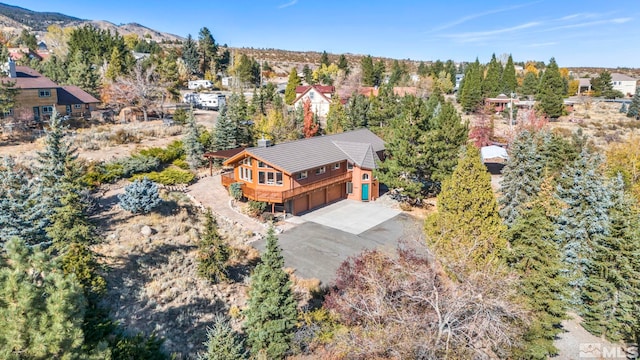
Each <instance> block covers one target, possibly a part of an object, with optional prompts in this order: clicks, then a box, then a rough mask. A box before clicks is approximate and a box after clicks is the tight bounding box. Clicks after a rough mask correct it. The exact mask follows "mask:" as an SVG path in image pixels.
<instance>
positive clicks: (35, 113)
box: [33, 106, 40, 121]
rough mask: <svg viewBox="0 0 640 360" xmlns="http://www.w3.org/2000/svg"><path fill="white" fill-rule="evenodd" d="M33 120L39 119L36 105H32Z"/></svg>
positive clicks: (38, 109)
mask: <svg viewBox="0 0 640 360" xmlns="http://www.w3.org/2000/svg"><path fill="white" fill-rule="evenodd" d="M33 121H40V108H39V107H37V106H34V107H33Z"/></svg>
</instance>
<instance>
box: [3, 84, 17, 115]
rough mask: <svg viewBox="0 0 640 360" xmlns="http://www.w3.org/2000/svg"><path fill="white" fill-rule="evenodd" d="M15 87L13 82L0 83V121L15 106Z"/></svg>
mask: <svg viewBox="0 0 640 360" xmlns="http://www.w3.org/2000/svg"><path fill="white" fill-rule="evenodd" d="M0 77H2V74H0ZM5 78H6V76H5ZM15 85H16V82H15V81H0V119H2V118H4V117H5V116H6V114H7V113H8V112H9V111H11V110H12V109H13V108H14V107H15V105H16V96H17V95H18V92H19V89H18V88H16V86H15Z"/></svg>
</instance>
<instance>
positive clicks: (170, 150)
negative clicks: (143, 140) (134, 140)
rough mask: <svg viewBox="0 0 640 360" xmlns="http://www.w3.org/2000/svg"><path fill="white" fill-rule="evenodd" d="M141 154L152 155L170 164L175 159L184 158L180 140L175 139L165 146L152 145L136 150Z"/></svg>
mask: <svg viewBox="0 0 640 360" xmlns="http://www.w3.org/2000/svg"><path fill="white" fill-rule="evenodd" d="M138 154H140V155H143V156H153V157H155V158H158V160H160V162H161V163H163V164H171V162H173V161H174V160H176V159H184V148H183V146H182V141H180V140H176V141H174V142H172V143H171V144H169V145H167V147H166V148H161V147H153V148H149V149H143V150H140V151H139V152H138Z"/></svg>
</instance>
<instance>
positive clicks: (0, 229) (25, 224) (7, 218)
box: [0, 157, 49, 246]
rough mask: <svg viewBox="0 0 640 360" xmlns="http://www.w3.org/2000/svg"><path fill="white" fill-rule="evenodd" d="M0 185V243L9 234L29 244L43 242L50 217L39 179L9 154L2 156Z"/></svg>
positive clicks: (0, 244)
mask: <svg viewBox="0 0 640 360" xmlns="http://www.w3.org/2000/svg"><path fill="white" fill-rule="evenodd" d="M0 185H1V186H0V246H2V244H4V243H5V242H6V241H8V240H9V239H10V238H12V237H19V238H21V239H24V240H25V241H26V242H27V243H28V244H30V245H33V244H40V243H43V242H46V241H47V240H48V239H47V238H46V231H45V229H46V227H47V226H48V224H49V221H48V220H49V219H48V217H47V216H45V215H47V214H48V212H47V209H46V208H45V205H46V203H45V202H43V201H41V200H42V186H41V185H40V183H39V182H38V181H36V180H35V179H32V178H29V176H28V175H27V173H26V171H25V170H24V169H22V168H20V167H19V166H17V165H16V164H15V162H14V160H13V158H12V157H4V158H3V163H2V164H0Z"/></svg>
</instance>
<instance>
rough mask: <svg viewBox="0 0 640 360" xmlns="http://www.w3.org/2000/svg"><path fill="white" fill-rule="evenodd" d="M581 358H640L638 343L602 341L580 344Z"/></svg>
mask: <svg viewBox="0 0 640 360" xmlns="http://www.w3.org/2000/svg"><path fill="white" fill-rule="evenodd" d="M579 356H580V358H581V359H639V358H640V357H639V353H638V345H636V344H629V345H626V346H625V345H618V346H611V345H603V344H602V343H582V344H580V355H579Z"/></svg>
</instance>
